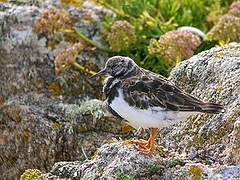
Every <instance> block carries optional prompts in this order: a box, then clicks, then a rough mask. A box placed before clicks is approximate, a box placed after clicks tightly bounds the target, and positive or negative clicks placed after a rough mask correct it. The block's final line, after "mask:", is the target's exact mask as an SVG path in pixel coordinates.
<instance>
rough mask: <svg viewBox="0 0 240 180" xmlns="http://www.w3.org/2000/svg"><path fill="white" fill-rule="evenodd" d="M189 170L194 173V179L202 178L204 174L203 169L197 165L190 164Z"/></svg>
mask: <svg viewBox="0 0 240 180" xmlns="http://www.w3.org/2000/svg"><path fill="white" fill-rule="evenodd" d="M188 172H189V173H190V174H192V180H200V179H201V176H202V170H201V169H200V168H199V167H197V166H194V165H192V166H190V167H189V169H188Z"/></svg>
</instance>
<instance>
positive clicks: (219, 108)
mask: <svg viewBox="0 0 240 180" xmlns="http://www.w3.org/2000/svg"><path fill="white" fill-rule="evenodd" d="M201 112H204V113H221V112H224V110H223V105H220V104H215V103H204V104H203V105H201Z"/></svg>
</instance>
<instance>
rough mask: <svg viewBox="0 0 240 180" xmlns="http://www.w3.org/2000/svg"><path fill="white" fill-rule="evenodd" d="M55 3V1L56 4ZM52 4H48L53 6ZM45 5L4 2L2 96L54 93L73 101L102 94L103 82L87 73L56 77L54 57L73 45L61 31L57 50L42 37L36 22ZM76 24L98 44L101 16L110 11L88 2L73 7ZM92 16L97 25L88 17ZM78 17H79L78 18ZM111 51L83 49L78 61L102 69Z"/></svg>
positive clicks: (1, 11) (1, 16)
mask: <svg viewBox="0 0 240 180" xmlns="http://www.w3.org/2000/svg"><path fill="white" fill-rule="evenodd" d="M53 5H54V3H53ZM53 5H52V4H51V5H49V6H48V8H51V7H52V6H53ZM45 10H46V9H43V8H42V6H40V7H37V6H17V5H15V4H14V3H12V4H7V3H5V4H1V6H0V24H1V27H0V54H1V56H0V74H1V77H0V81H1V86H0V88H1V94H0V96H2V97H4V98H5V99H7V98H8V97H10V96H15V95H20V94H24V93H26V92H32V91H37V92H39V91H40V92H43V91H45V92H49V91H51V92H52V91H54V90H55V91H57V92H53V93H55V94H57V95H59V94H61V95H63V98H65V99H66V100H68V101H69V102H71V103H73V102H75V101H76V99H79V98H80V99H82V98H85V97H89V98H95V97H100V95H101V86H100V85H99V84H100V83H99V82H98V81H96V80H90V79H89V76H88V75H86V74H84V73H79V72H75V71H71V72H66V73H65V74H64V75H63V76H61V77H56V76H55V72H54V63H53V61H54V58H55V57H56V55H57V53H58V52H59V51H60V50H61V49H63V48H65V47H69V46H70V44H69V43H68V42H65V41H64V39H63V37H62V34H61V33H59V34H57V35H56V36H57V38H58V41H59V42H60V43H59V46H57V47H56V48H55V49H54V50H51V49H49V48H48V47H47V43H48V37H39V36H38V35H37V34H36V33H34V32H33V31H32V27H33V25H34V23H35V22H36V21H37V20H38V18H39V17H40V15H41V14H42V13H43V12H44V11H45ZM68 12H69V14H70V15H71V17H73V19H75V20H74V22H75V24H74V25H75V27H76V28H77V29H78V30H79V31H81V32H83V33H84V34H85V35H86V36H88V37H89V38H90V39H92V40H94V41H95V42H96V43H98V44H101V43H103V41H102V39H101V34H100V28H101V23H100V20H101V18H102V17H103V16H104V15H105V14H106V13H108V11H105V10H104V9H102V8H99V7H95V6H93V5H92V4H89V3H87V2H86V3H85V4H84V6H83V7H82V9H81V10H78V9H74V8H69V9H68ZM86 14H87V15H89V16H91V17H92V19H93V20H94V21H95V24H91V23H89V22H88V21H87V20H84V19H83V18H81V17H83V16H85V15H86ZM77 17H78V18H77ZM107 58H108V54H106V53H104V52H100V51H91V52H87V51H86V52H85V51H84V52H82V53H81V54H79V56H78V57H77V60H78V61H79V62H80V63H81V64H82V65H83V66H91V67H93V68H95V69H96V70H98V69H99V68H100V67H102V66H103V64H104V63H105V61H106V60H107Z"/></svg>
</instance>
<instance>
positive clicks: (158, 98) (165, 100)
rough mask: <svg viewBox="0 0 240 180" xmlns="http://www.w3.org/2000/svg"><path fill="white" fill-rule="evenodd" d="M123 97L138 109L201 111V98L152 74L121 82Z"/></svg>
mask: <svg viewBox="0 0 240 180" xmlns="http://www.w3.org/2000/svg"><path fill="white" fill-rule="evenodd" d="M122 89H123V94H124V99H125V100H126V101H127V102H128V103H129V105H131V106H135V107H138V108H140V109H147V108H149V107H160V108H163V109H165V110H172V111H201V106H202V105H203V104H204V102H202V101H201V100H199V99H197V98H195V97H193V96H191V95H190V94H187V93H185V92H184V91H182V90H181V89H180V88H179V87H177V86H176V85H174V84H172V83H171V82H169V81H168V80H167V79H165V78H163V77H159V76H155V75H153V74H147V75H142V77H141V78H140V79H139V77H137V76H134V77H131V78H128V79H126V80H124V81H123V82H122Z"/></svg>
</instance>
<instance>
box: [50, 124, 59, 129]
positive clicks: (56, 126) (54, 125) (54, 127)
mask: <svg viewBox="0 0 240 180" xmlns="http://www.w3.org/2000/svg"><path fill="white" fill-rule="evenodd" d="M52 128H53V129H59V128H60V124H59V123H57V122H54V123H52Z"/></svg>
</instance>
